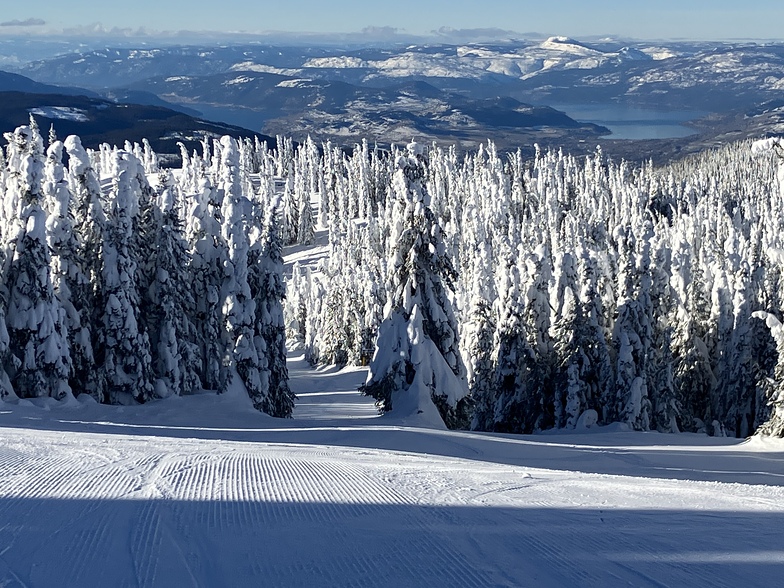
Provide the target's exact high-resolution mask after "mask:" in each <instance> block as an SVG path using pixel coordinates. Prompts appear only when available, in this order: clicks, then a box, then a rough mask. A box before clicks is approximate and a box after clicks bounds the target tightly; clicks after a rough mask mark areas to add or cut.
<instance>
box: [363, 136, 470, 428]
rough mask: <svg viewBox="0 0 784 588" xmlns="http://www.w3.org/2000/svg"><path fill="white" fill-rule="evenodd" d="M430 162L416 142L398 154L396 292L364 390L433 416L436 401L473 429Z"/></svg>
mask: <svg viewBox="0 0 784 588" xmlns="http://www.w3.org/2000/svg"><path fill="white" fill-rule="evenodd" d="M426 164H427V162H426V158H425V156H424V153H423V151H422V149H421V147H420V146H419V145H417V144H415V143H412V144H411V145H409V146H408V149H407V152H406V153H399V154H398V155H397V159H396V171H395V176H394V178H393V184H392V185H393V193H394V198H395V203H394V207H395V210H394V213H393V214H394V225H393V228H392V235H391V237H390V239H391V242H392V243H393V244H394V256H393V258H392V259H390V262H389V266H388V274H387V279H388V291H389V293H390V295H389V299H388V302H387V306H386V309H385V318H384V320H383V322H382V323H381V325H380V327H379V335H378V342H377V345H376V352H375V354H374V356H373V360H372V361H371V364H370V371H369V374H368V378H367V382H366V383H365V385H364V386H362V388H361V391H362V392H363V393H364V394H367V395H369V396H372V397H373V398H375V399H376V401H377V402H378V405H379V407H380V409H381V410H382V411H389V410H396V411H398V414H401V415H404V416H406V415H415V414H418V413H425V414H427V415H428V416H433V415H434V410H433V409H434V408H435V409H437V411H438V412H437V413H435V414H439V415H440V416H441V418H442V419H443V421H444V423H445V424H446V425H447V427H449V428H467V427H468V425H469V424H470V418H471V398H470V396H469V395H468V386H467V383H466V369H465V366H464V365H463V360H462V357H461V355H460V350H459V347H458V332H457V321H456V319H455V315H454V312H453V309H452V304H451V302H450V300H449V295H448V288H449V286H450V284H451V282H452V280H453V278H454V277H455V272H454V269H453V268H452V264H451V261H450V260H449V258H448V257H447V256H446V252H445V247H444V242H443V236H442V232H441V227H440V226H439V224H438V222H437V220H436V219H435V217H434V215H433V213H432V211H431V210H430V208H429V204H430V197H429V195H428V192H427V188H426V186H425V184H424V179H425V178H426V174H427V168H426Z"/></svg>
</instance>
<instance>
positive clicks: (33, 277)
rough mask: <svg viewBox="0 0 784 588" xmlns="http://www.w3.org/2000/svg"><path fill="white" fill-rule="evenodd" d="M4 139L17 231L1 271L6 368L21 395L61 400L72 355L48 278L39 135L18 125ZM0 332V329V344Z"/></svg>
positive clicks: (66, 389) (62, 313)
mask: <svg viewBox="0 0 784 588" xmlns="http://www.w3.org/2000/svg"><path fill="white" fill-rule="evenodd" d="M31 122H34V121H33V119H32V117H31ZM6 139H7V140H8V142H9V146H8V149H9V157H8V161H9V171H10V178H9V179H10V185H6V195H7V196H8V193H9V192H11V198H12V200H13V201H15V202H17V203H18V205H19V222H18V224H17V232H16V234H15V235H14V236H13V237H12V239H11V240H10V243H11V245H12V251H11V256H10V258H9V259H8V260H7V266H8V267H7V270H6V272H5V275H6V276H7V277H6V280H7V284H8V288H9V297H8V314H7V316H6V321H7V324H8V335H9V344H8V346H9V350H10V352H11V353H12V354H14V355H15V356H16V358H17V359H18V360H19V365H18V369H16V370H15V371H14V372H13V373H12V374H10V375H11V382H12V384H13V388H14V390H15V391H16V393H17V394H18V395H19V396H21V397H28V398H29V397H37V396H51V397H52V398H56V399H58V400H60V399H62V398H64V397H66V396H68V395H69V394H70V393H71V390H70V387H69V386H68V375H69V369H70V363H71V359H70V353H69V348H68V341H67V333H66V325H65V320H66V317H65V311H64V310H63V307H62V305H61V304H60V302H59V300H58V299H57V297H56V296H55V292H54V287H53V285H52V280H51V270H50V266H51V257H50V254H49V247H48V244H47V240H46V216H45V214H44V211H43V209H42V206H41V200H42V176H43V171H44V161H43V139H42V138H41V135H40V134H39V133H38V130H37V127H36V126H33V125H31V126H30V127H27V126H23V127H19V128H17V129H16V131H15V132H14V133H13V134H6ZM3 338H4V337H3V336H2V333H0V348H1V346H2V339H3ZM6 369H8V368H6Z"/></svg>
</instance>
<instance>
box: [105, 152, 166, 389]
mask: <svg viewBox="0 0 784 588" xmlns="http://www.w3.org/2000/svg"><path fill="white" fill-rule="evenodd" d="M139 165H140V163H139V161H138V160H137V159H136V157H135V156H134V155H133V154H131V153H127V152H125V151H118V152H117V153H116V155H115V161H114V163H113V167H115V169H117V175H116V176H115V178H114V183H113V185H112V190H111V194H110V201H109V211H108V213H109V214H108V227H107V238H106V241H105V243H104V249H103V271H102V286H101V291H102V298H103V300H104V307H103V309H102V310H103V312H102V319H103V324H102V329H101V331H100V333H99V337H98V344H99V345H101V346H103V347H104V357H103V364H102V365H100V366H99V369H100V370H101V371H102V373H103V378H104V379H105V392H104V396H103V397H102V398H101V400H102V401H103V402H105V403H108V404H127V403H129V402H131V401H136V402H146V401H148V400H150V399H151V398H152V397H153V394H154V387H153V371H152V366H151V362H152V355H151V351H150V341H149V338H148V337H147V335H146V333H144V332H142V331H141V330H140V329H139V315H140V310H139V298H138V291H137V277H138V276H137V261H136V259H135V256H134V252H133V241H134V233H133V230H134V225H135V222H134V221H135V219H136V216H137V215H138V214H139V193H140V191H141V188H140V186H139V184H138V166H139Z"/></svg>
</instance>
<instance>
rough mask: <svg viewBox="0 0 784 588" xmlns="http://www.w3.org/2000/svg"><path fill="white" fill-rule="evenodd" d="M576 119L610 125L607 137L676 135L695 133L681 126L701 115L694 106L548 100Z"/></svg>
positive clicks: (629, 137)
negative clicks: (655, 107) (678, 107)
mask: <svg viewBox="0 0 784 588" xmlns="http://www.w3.org/2000/svg"><path fill="white" fill-rule="evenodd" d="M550 106H552V107H553V108H555V109H557V110H560V111H562V112H565V113H566V114H568V115H569V116H570V117H572V118H573V119H575V120H577V121H580V122H590V123H594V124H597V125H602V126H603V127H607V128H608V129H610V131H611V134H610V135H605V137H606V138H608V139H636V140H641V139H679V138H682V137H688V136H690V135H694V134H696V133H695V131H694V129H691V128H689V127H687V126H685V125H684V124H683V123H686V122H688V121H691V120H696V119H698V118H702V117H703V116H705V115H706V114H708V113H706V112H698V111H694V110H689V111H687V110H674V111H664V110H651V109H645V108H635V107H630V106H621V105H618V104H608V105H602V104H551V105H550Z"/></svg>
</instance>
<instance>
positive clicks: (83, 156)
mask: <svg viewBox="0 0 784 588" xmlns="http://www.w3.org/2000/svg"><path fill="white" fill-rule="evenodd" d="M64 144H65V150H66V152H68V157H69V158H70V159H69V161H68V165H69V167H70V169H71V171H72V172H73V173H74V174H76V175H77V176H80V175H82V174H83V173H84V172H85V171H87V170H88V169H89V168H90V166H91V165H92V164H91V163H90V157H89V156H88V155H87V151H85V150H84V147H82V140H81V139H80V138H79V137H77V136H76V135H68V137H66V138H65V142H64Z"/></svg>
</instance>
